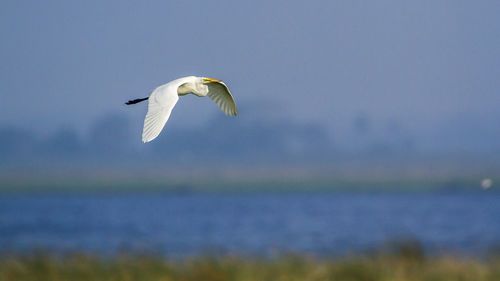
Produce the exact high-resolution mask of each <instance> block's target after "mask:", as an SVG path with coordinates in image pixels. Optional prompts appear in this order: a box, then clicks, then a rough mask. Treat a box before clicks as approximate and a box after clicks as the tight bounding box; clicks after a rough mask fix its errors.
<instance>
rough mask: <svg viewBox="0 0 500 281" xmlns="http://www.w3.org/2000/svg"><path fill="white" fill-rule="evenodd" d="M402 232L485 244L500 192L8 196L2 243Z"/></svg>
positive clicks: (170, 248) (50, 245) (222, 245)
mask: <svg viewBox="0 0 500 281" xmlns="http://www.w3.org/2000/svg"><path fill="white" fill-rule="evenodd" d="M401 237H412V238H415V239H418V240H419V241H420V242H421V243H422V244H423V245H424V247H425V248H426V249H427V250H429V251H434V252H440V251H452V252H463V253H470V254H478V253H485V252H487V251H488V250H489V247H491V246H492V245H498V243H499V242H500V193H498V192H490V191H488V192H455V193H394V192H393V193H382V192H377V193H359V192H358V193H335V192H332V193H327V192H316V193H301V192H295V193H264V192H263V193H251V194H245V193H238V194H208V193H198V194H174V193H164V194H157V193H150V194H140V193H127V194H70V195H68V194H66V195H62V194H46V195H2V196H0V249H2V250H16V251H24V250H30V249H33V248H39V247H42V248H46V249H50V250H62V251H90V252H97V253H113V252H116V251H123V250H146V251H155V252H159V253H161V254H164V255H169V256H178V255H181V256H184V255H192V254H197V253H203V252H206V251H222V252H224V253H240V254H266V255H267V254H272V253H275V252H282V251H298V252H306V253H311V254H317V255H323V254H340V253H345V252H353V251H363V250H366V249H370V248H373V247H376V246H378V245H380V244H381V243H384V242H386V241H388V240H391V239H394V238H401Z"/></svg>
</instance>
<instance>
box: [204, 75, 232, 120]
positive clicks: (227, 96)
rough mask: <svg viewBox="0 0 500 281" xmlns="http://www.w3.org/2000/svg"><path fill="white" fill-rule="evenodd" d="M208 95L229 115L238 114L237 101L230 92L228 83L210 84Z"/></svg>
mask: <svg viewBox="0 0 500 281" xmlns="http://www.w3.org/2000/svg"><path fill="white" fill-rule="evenodd" d="M207 95H208V97H209V98H211V99H212V100H213V101H214V102H215V103H216V104H217V105H218V106H219V107H220V109H221V110H222V111H223V112H224V113H225V114H226V115H228V116H235V115H237V114H238V109H237V108H236V103H235V102H234V99H233V96H232V95H231V93H230V92H229V89H228V88H227V86H226V84H224V83H223V82H222V81H221V82H216V83H210V84H208V94H207Z"/></svg>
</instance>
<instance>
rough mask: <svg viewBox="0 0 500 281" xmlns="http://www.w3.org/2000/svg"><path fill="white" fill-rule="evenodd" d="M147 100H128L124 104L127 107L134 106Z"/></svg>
mask: <svg viewBox="0 0 500 281" xmlns="http://www.w3.org/2000/svg"><path fill="white" fill-rule="evenodd" d="M147 99H149V98H143V99H135V100H129V101H128V102H126V103H125V104H127V105H131V104H136V103H139V102H141V101H145V100H147Z"/></svg>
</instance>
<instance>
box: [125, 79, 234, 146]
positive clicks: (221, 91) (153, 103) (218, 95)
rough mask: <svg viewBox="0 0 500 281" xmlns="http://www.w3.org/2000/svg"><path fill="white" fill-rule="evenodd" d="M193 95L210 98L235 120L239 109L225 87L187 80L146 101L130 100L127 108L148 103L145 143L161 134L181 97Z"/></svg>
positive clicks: (209, 81)
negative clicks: (144, 102)
mask: <svg viewBox="0 0 500 281" xmlns="http://www.w3.org/2000/svg"><path fill="white" fill-rule="evenodd" d="M187 94H194V95H197V96H199V97H204V96H207V95H208V97H209V98H211V99H212V100H213V101H214V102H215V103H216V104H217V105H218V106H219V107H220V109H221V110H222V111H223V112H224V113H225V114H226V115H228V116H236V115H237V114H238V109H236V104H235V102H234V99H233V96H232V95H231V93H230V92H229V89H228V88H227V86H226V84H224V82H222V81H221V80H219V79H211V78H205V77H196V76H188V77H183V78H179V79H176V80H173V81H170V82H168V83H167V84H164V85H161V86H159V87H158V88H156V89H155V90H154V91H153V92H152V93H151V95H149V97H147V98H142V99H135V100H129V101H128V102H126V103H125V104H128V105H130V104H136V103H139V102H142V101H145V100H149V105H148V113H147V114H146V118H145V119H144V128H143V129H142V141H143V142H145V143H146V142H149V141H152V140H154V139H155V138H156V137H157V136H158V135H159V134H160V132H161V130H162V129H163V127H164V126H165V123H166V122H167V120H168V117H169V116H170V113H171V112H172V109H173V108H174V106H175V104H176V103H177V101H178V100H179V96H184V95H187Z"/></svg>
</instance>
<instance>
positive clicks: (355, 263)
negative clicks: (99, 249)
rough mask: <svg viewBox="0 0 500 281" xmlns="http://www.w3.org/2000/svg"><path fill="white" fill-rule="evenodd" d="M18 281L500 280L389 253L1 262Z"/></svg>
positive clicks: (471, 263) (449, 262)
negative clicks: (314, 256)
mask: <svg viewBox="0 0 500 281" xmlns="http://www.w3.org/2000/svg"><path fill="white" fill-rule="evenodd" d="M11 280H16V281H22V280H30V281H32V280H38V281H43V280H50V281H58V280H75V281H77V280H81V281H89V280H93V281H98V280H117V281H118V280H120V281H127V280H148V281H154V280H185V281H189V280H196V281H211V280H213V281H216V280H217V281H223V280H236V281H237V280H259V281H260V280H273V281H275V280H289V281H292V280H348V281H356V280H367V281H368V280H372V281H377V280H407V281H412V280H415V281H416V280H429V281H439V280H461V281H467V280H471V281H482V280H495V281H498V280H500V259H495V258H492V259H490V260H489V261H478V260H471V259H457V258H426V257H424V256H423V255H415V254H409V255H408V254H405V253H391V254H378V255H373V256H353V257H344V258H338V259H312V258H308V257H305V256H297V255H291V256H285V257H282V258H276V259H258V258H242V257H218V258H215V257H213V258H210V257H199V258H192V259H185V260H182V261H179V260H168V259H163V258H161V257H155V256H143V255H136V256H117V257H114V258H110V259H105V258H100V257H96V256H90V255H82V254H75V255H70V256H65V257H61V256H57V257H56V256H53V255H46V254H32V255H10V256H4V257H2V258H0V281H11Z"/></svg>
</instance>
